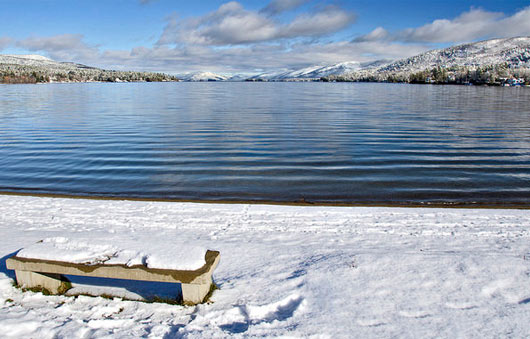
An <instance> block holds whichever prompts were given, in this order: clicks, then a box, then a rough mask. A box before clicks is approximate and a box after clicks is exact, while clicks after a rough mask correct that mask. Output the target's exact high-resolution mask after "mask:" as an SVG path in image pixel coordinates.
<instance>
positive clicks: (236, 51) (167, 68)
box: [100, 41, 427, 73]
mask: <svg viewBox="0 0 530 339" xmlns="http://www.w3.org/2000/svg"><path fill="white" fill-rule="evenodd" d="M426 49H427V47H426V46H423V45H415V44H408V45H403V44H397V43H387V42H377V41H372V42H362V43H352V42H347V41H342V42H334V43H298V44H283V43H275V44H271V43H260V44H253V45H240V46H235V47H231V48H215V47H211V46H203V45H202V46H201V45H186V46H179V47H176V48H170V47H168V46H157V47H154V48H146V47H138V48H134V49H133V50H131V51H106V52H104V53H103V54H102V56H101V58H100V61H104V62H105V64H106V65H108V67H110V68H117V69H143V70H150V71H164V72H174V73H180V72H187V71H198V70H203V71H204V70H208V71H213V72H221V73H222V72H228V73H239V72H256V71H259V70H275V69H296V68H302V67H307V66H309V65H316V64H333V63H338V62H343V61H361V62H363V61H372V60H374V59H381V58H383V59H395V58H401V57H408V56H412V55H415V54H418V53H420V52H423V51H425V50H426Z"/></svg>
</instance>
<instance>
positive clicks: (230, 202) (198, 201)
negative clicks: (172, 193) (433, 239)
mask: <svg viewBox="0 0 530 339" xmlns="http://www.w3.org/2000/svg"><path fill="white" fill-rule="evenodd" d="M0 196H22V197H37V198H57V199H80V200H103V201H105V200H107V201H146V202H175V203H194V204H225V205H239V204H245V205H270V206H315V207H390V208H446V209H491V210H501V209H506V210H530V204H500V203H498V204H495V203H465V202H459V203H425V204H421V203H395V204H391V203H360V202H351V203H347V202H312V201H306V200H303V201H274V200H223V199H219V200H201V199H178V198H142V197H126V196H104V195H81V194H80V195H76V194H61V193H37V192H11V191H1V190H0Z"/></svg>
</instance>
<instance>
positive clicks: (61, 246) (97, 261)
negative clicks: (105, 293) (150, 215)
mask: <svg viewBox="0 0 530 339" xmlns="http://www.w3.org/2000/svg"><path fill="white" fill-rule="evenodd" d="M146 245H147V244H143V245H142V244H138V243H127V242H122V243H119V244H118V245H116V244H114V245H110V244H100V243H95V241H94V240H93V239H87V240H79V239H76V240H74V239H68V238H63V237H56V238H47V239H44V240H41V241H39V242H38V243H36V244H34V245H31V246H29V247H26V248H23V249H21V250H20V251H19V252H18V253H17V254H16V255H15V256H13V257H11V258H9V259H7V261H6V264H7V268H8V269H12V270H15V274H16V278H17V283H18V284H19V285H20V286H24V287H27V288H32V287H43V288H46V289H48V290H49V291H50V292H51V293H54V294H61V293H64V292H65V290H64V286H65V282H67V281H68V280H67V279H66V278H65V277H64V276H63V275H79V276H89V277H99V278H114V279H127V280H143V281H157V282H172V283H180V284H181V286H182V300H183V302H184V303H186V304H198V303H201V302H203V301H204V298H205V297H206V295H207V294H208V292H209V291H210V287H211V285H212V273H213V270H214V269H215V267H216V266H217V264H218V262H219V259H220V254H219V252H218V251H210V250H206V249H205V248H202V247H193V246H178V247H175V246H172V245H170V244H166V245H165V246H164V245H161V244H157V246H156V248H142V246H146Z"/></svg>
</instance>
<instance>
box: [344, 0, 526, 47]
mask: <svg viewBox="0 0 530 339" xmlns="http://www.w3.org/2000/svg"><path fill="white" fill-rule="evenodd" d="M519 35H524V36H528V35H530V7H527V8H524V9H522V10H520V11H519V12H517V13H515V14H514V15H512V16H506V15H505V14H503V13H498V12H488V11H485V10H483V9H471V10H469V11H468V12H464V13H462V14H461V15H459V16H458V17H456V18H454V19H452V20H449V19H438V20H434V21H433V22H431V23H429V24H426V25H423V26H420V27H416V28H408V29H405V30H402V31H397V32H393V33H390V32H388V31H386V30H385V29H384V28H382V27H378V28H376V29H375V30H373V31H372V32H370V33H368V34H366V35H362V36H359V37H357V38H355V39H354V41H357V42H360V41H402V42H419V43H458V42H469V41H473V40H477V39H488V38H503V37H513V36H519Z"/></svg>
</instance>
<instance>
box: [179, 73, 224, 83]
mask: <svg viewBox="0 0 530 339" xmlns="http://www.w3.org/2000/svg"><path fill="white" fill-rule="evenodd" d="M177 77H178V78H179V79H180V80H183V81H226V80H229V79H230V78H229V77H227V76H224V75H220V74H216V73H212V72H194V73H185V74H179V75H178V76H177Z"/></svg>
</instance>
